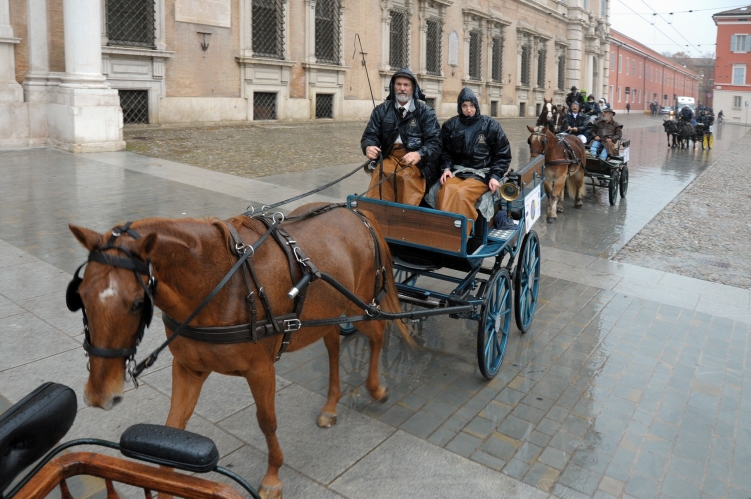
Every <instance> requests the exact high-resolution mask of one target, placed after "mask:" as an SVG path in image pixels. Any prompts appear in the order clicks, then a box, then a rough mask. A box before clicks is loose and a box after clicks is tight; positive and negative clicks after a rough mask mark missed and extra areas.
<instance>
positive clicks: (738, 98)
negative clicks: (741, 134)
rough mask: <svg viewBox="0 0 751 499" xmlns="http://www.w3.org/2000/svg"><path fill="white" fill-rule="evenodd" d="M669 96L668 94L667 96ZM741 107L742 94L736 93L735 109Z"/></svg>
mask: <svg viewBox="0 0 751 499" xmlns="http://www.w3.org/2000/svg"><path fill="white" fill-rule="evenodd" d="M665 97H666V98H667V96H665ZM740 108H741V96H740V95H734V96H733V109H740Z"/></svg>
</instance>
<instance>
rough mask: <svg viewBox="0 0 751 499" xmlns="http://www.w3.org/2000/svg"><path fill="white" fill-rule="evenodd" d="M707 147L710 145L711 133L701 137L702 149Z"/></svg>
mask: <svg viewBox="0 0 751 499" xmlns="http://www.w3.org/2000/svg"><path fill="white" fill-rule="evenodd" d="M707 147H709V135H708V134H706V133H705V134H704V137H703V138H702V139H701V150H702V151H703V150H704V149H706V148H707Z"/></svg>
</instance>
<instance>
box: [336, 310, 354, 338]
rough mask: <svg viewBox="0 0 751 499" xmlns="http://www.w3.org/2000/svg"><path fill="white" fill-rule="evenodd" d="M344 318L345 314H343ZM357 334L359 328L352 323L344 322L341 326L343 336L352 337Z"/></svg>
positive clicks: (340, 330)
mask: <svg viewBox="0 0 751 499" xmlns="http://www.w3.org/2000/svg"><path fill="white" fill-rule="evenodd" d="M342 317H344V314H342ZM356 332H357V328H356V327H355V326H354V324H352V323H351V322H342V323H341V324H339V334H341V335H342V336H351V335H353V334H355V333H356Z"/></svg>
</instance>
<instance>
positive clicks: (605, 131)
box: [592, 118, 623, 142]
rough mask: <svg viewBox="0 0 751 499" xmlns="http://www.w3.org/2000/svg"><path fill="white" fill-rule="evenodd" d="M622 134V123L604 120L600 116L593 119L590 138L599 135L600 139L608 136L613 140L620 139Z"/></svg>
mask: <svg viewBox="0 0 751 499" xmlns="http://www.w3.org/2000/svg"><path fill="white" fill-rule="evenodd" d="M622 135H623V125H621V124H619V123H618V122H617V121H615V120H610V122H607V121H605V120H604V119H602V118H600V119H599V120H597V121H595V126H594V128H593V129H592V139H594V138H595V137H600V141H602V140H604V139H607V138H609V139H610V140H612V141H613V142H615V141H618V140H621V136H622Z"/></svg>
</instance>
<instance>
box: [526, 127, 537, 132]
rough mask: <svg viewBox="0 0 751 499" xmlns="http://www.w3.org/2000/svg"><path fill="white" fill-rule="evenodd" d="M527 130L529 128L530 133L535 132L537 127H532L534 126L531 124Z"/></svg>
mask: <svg viewBox="0 0 751 499" xmlns="http://www.w3.org/2000/svg"><path fill="white" fill-rule="evenodd" d="M527 130H529V133H534V132H535V129H534V128H532V127H531V126H529V125H527Z"/></svg>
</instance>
